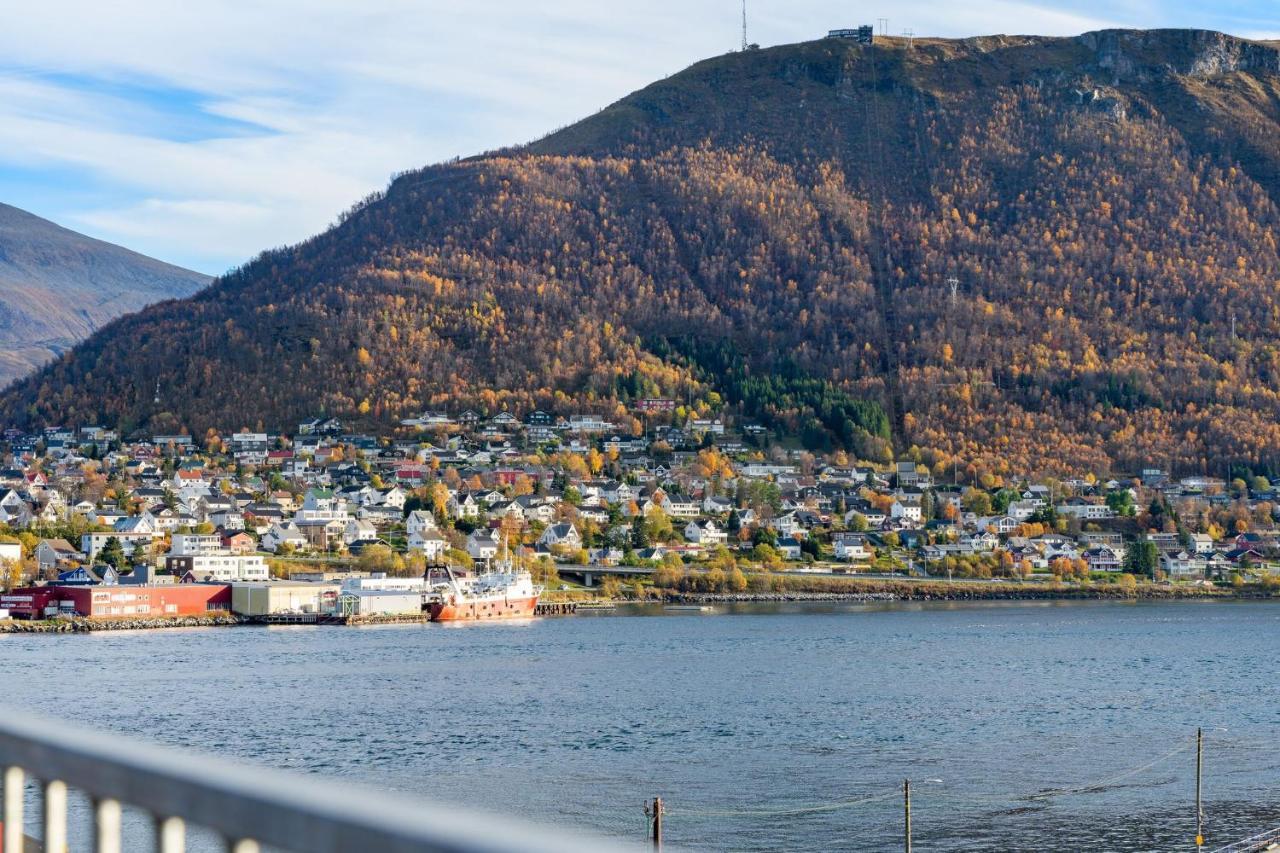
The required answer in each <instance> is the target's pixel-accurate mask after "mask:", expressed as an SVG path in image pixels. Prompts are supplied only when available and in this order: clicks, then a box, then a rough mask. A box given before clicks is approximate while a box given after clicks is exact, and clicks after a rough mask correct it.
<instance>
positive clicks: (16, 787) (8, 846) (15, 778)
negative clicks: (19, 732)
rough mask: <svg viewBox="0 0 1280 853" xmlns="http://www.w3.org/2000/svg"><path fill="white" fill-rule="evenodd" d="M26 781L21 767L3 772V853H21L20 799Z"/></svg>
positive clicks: (7, 768)
mask: <svg viewBox="0 0 1280 853" xmlns="http://www.w3.org/2000/svg"><path fill="white" fill-rule="evenodd" d="M25 785H26V780H25V778H24V774H23V772H22V768H21V767H6V768H5V770H4V815H3V823H4V838H3V839H2V840H0V850H2V851H3V853H22V847H23V840H22V797H23V794H24V793H25V791H24V788H25Z"/></svg>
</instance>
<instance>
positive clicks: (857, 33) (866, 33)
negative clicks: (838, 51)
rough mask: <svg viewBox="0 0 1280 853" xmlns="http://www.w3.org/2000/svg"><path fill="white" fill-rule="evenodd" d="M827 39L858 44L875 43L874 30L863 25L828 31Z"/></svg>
mask: <svg viewBox="0 0 1280 853" xmlns="http://www.w3.org/2000/svg"><path fill="white" fill-rule="evenodd" d="M827 38H829V39H850V40H851V41H856V42H857V43H858V44H871V43H873V42H874V41H875V29H874V28H872V27H870V26H867V25H864V26H861V27H857V28H849V29H838V30H829V31H828V32H827Z"/></svg>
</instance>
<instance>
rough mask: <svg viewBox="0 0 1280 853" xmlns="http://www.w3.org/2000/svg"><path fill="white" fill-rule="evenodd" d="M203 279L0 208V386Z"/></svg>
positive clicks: (183, 293)
mask: <svg viewBox="0 0 1280 853" xmlns="http://www.w3.org/2000/svg"><path fill="white" fill-rule="evenodd" d="M209 281H210V279H209V277H208V276H205V275H201V274H200V273H195V272H191V271H190V270H184V269H181V268H179V267H175V266H171V265H169V264H166V263H162V262H160V261H157V260H154V259H152V258H148V257H145V256H143V255H139V254H137V253H136V252H131V251H129V250H127V249H123V248H121V247H119V246H115V245H112V244H110V243H104V242H102V241H101V240H94V239H92V238H90V237H86V236H84V235H83V234H77V233H76V232H74V231H69V230H67V229H66V228H62V227H60V226H58V225H55V224H53V223H52V222H49V221H47V220H44V219H41V218H40V217H38V216H33V215H31V214H30V213H26V212H25V211H22V210H19V209H18V208H16V207H11V206H9V205H6V204H0V385H7V384H8V383H9V382H11V381H13V380H14V379H17V378H18V377H20V376H23V375H25V374H28V373H30V372H31V371H32V370H34V369H35V368H36V367H38V366H40V365H42V364H44V363H46V362H48V361H50V360H51V359H53V358H54V357H56V356H57V355H59V354H60V353H62V352H65V351H66V350H68V349H70V348H71V347H72V346H73V345H74V344H75V343H76V342H77V341H80V340H83V339H84V338H86V337H88V336H89V335H90V334H92V333H93V332H94V331H95V330H96V329H97V328H99V327H100V326H102V325H103V324H104V323H106V322H107V321H109V320H112V319H114V318H116V317H119V316H120V315H122V314H127V313H129V312H131V311H136V310H138V309H139V308H142V307H143V306H145V305H149V304H150V303H152V302H156V301H157V300H160V299H173V298H177V297H181V296H187V295H189V294H191V293H193V292H194V291H196V290H198V289H199V288H201V287H203V286H205V285H206V284H208V283H209Z"/></svg>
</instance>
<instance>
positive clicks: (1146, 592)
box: [0, 580, 1280, 634]
mask: <svg viewBox="0 0 1280 853" xmlns="http://www.w3.org/2000/svg"><path fill="white" fill-rule="evenodd" d="M846 583H847V584H848V587H849V588H847V589H841V590H781V591H776V592H680V591H677V590H662V591H661V592H660V593H659V594H657V595H654V596H651V597H648V598H639V599H635V598H617V599H605V598H597V599H587V600H583V601H576V602H574V603H577V604H585V605H586V606H585V607H583V608H582V609H583V612H584V613H589V612H591V610H592V609H594V608H593V605H595V606H596V607H599V608H611V607H616V606H622V605H645V604H786V603H797V604H803V603H806V602H808V603H814V604H821V603H839V602H847V603H864V604H874V603H883V604H891V603H894V602H902V603H911V602H929V601H938V602H946V601H957V602H965V601H1270V600H1280V595H1277V594H1276V593H1274V592H1272V591H1271V590H1264V589H1256V588H1245V589H1218V588H1210V587H1194V588H1191V587H1166V586H1150V585H1148V586H1138V587H1122V586H1120V585H1118V584H1106V585H1093V586H1089V587H1072V586H1067V585H1065V584H1053V585H1027V584H1010V583H994V584H977V583H962V584H955V583H953V582H947V581H905V580H904V581H889V580H875V581H872V580H865V581H857V580H850V581H848V582H846ZM548 603H552V602H548ZM571 615H575V614H574V611H573V610H570V609H566V610H565V611H564V612H557V613H551V614H546V615H544V617H543V618H548V617H552V618H554V617H562V616H571ZM428 622H429V620H427V619H426V618H425V617H417V616H405V615H399V616H393V615H387V616H364V617H357V618H351V619H344V620H333V621H325V620H318V621H317V620H309V621H307V622H305V623H299V624H308V625H321V626H337V627H343V626H347V627H361V626H375V625H396V624H399V625H403V624H427V623H428ZM276 624H292V623H289V622H287V621H285V620H281V621H279V622H276V621H274V620H272V619H270V618H261V617H250V616H238V615H236V614H233V613H218V614H209V615H201V616H168V617H138V618H109V619H92V618H87V617H75V618H71V619H53V620H44V621H27V620H21V619H11V620H8V621H5V622H0V634H88V633H95V632H99V631H146V630H162V629H171V628H234V627H239V626H247V625H276Z"/></svg>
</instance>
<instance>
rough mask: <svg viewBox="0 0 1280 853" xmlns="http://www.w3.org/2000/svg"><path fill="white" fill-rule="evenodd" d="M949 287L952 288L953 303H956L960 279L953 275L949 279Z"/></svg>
mask: <svg viewBox="0 0 1280 853" xmlns="http://www.w3.org/2000/svg"><path fill="white" fill-rule="evenodd" d="M947 287H949V288H951V304H952V305H955V304H956V296H957V294H958V292H959V290H960V279H958V278H956V277H955V276H951V277H950V278H948V279H947Z"/></svg>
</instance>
